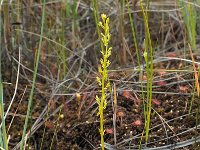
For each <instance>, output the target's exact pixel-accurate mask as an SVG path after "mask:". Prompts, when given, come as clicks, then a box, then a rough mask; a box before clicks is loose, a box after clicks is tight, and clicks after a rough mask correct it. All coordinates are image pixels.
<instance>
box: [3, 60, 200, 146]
mask: <svg viewBox="0 0 200 150" xmlns="http://www.w3.org/2000/svg"><path fill="white" fill-rule="evenodd" d="M169 58H171V57H169ZM181 63H182V62H181V61H179V60H168V61H166V62H162V63H161V62H159V65H158V63H155V65H154V66H155V70H157V71H155V73H154V78H153V100H152V107H153V109H152V113H151V126H150V127H151V130H150V133H149V140H148V144H147V145H144V143H145V136H144V135H145V133H144V105H143V104H144V103H146V101H145V100H143V99H142V91H141V87H143V89H145V84H146V76H145V75H143V76H142V78H143V83H142V84H141V82H140V81H139V73H138V72H136V71H134V68H131V67H129V68H128V69H123V70H118V71H112V72H111V73H110V74H109V75H110V80H111V83H112V86H113V85H114V83H115V84H116V91H117V107H116V108H117V109H116V111H115V112H116V113H114V111H113V110H114V108H113V93H112V94H109V95H108V99H107V102H108V105H107V108H106V109H105V112H104V115H105V125H104V127H105V142H106V143H107V144H106V146H107V148H108V149H112V148H113V149H129V148H130V149H139V146H141V148H145V147H148V148H150V147H151V148H156V147H157V149H160V148H159V147H162V146H168V148H169V149H178V148H177V147H176V146H177V145H178V143H180V142H184V141H187V140H190V139H194V138H195V137H196V138H197V142H195V141H194V140H193V142H192V144H188V145H189V146H187V143H188V142H186V146H184V148H183V146H180V148H179V149H198V148H199V142H198V139H199V119H200V116H199V100H198V98H197V95H196V94H193V93H194V92H195V91H194V77H193V73H192V71H191V72H166V71H163V69H165V68H164V67H165V66H166V64H167V66H168V68H167V69H168V70H173V69H174V68H179V69H181V68H180V66H181ZM157 66H159V68H158V67H157ZM161 66H163V68H161ZM22 68H23V67H22ZM184 69H185V70H187V68H184ZM9 73H10V72H9V71H6V72H4V74H3V78H4V83H5V84H4V97H5V98H4V100H5V104H6V105H5V106H6V108H8V104H9V102H10V100H11V98H12V95H13V93H14V90H15V84H14V83H15V82H13V84H7V83H10V78H9V77H10V76H11V75H10V74H9ZM14 73H17V72H16V71H15V70H14ZM39 73H40V74H42V71H40V72H39ZM24 74H25V75H26V78H27V76H28V77H29V79H30V80H29V81H28V80H25V79H24V78H23V75H24ZM95 76H96V74H94V73H89V72H88V73H87V74H85V75H84V74H83V75H82V78H81V80H82V79H85V80H83V81H85V82H84V83H82V84H79V83H74V82H76V81H72V82H71V83H72V84H73V86H72V87H73V88H74V89H73V90H72V88H70V89H68V90H65V91H68V93H67V94H64V93H61V92H60V91H57V94H54V95H53V94H52V93H53V92H54V90H52V88H53V87H52V86H50V83H49V82H48V81H47V79H45V78H44V76H43V77H42V76H39V77H38V80H37V83H36V89H35V93H34V98H33V107H32V112H31V113H32V117H31V119H30V120H29V129H30V126H33V128H34V129H33V128H32V132H31V134H32V136H31V138H30V139H29V140H28V141H27V149H34V150H37V149H40V148H41V147H42V148H41V149H49V147H52V149H60V150H62V149H63V150H65V149H77V150H79V149H80V150H81V149H87V150H90V149H91V150H92V149H99V148H100V147H99V146H100V136H99V121H98V120H99V117H98V116H97V110H98V106H97V104H96V102H95V95H96V94H98V84H97V83H96V81H95ZM19 83H20V84H19V85H18V88H17V93H16V96H15V99H14V102H13V104H12V107H11V110H10V111H9V115H8V117H7V119H6V123H7V127H8V128H9V129H8V135H9V138H10V139H9V147H10V149H11V148H14V147H15V148H16V145H17V143H18V142H19V141H20V139H21V135H22V129H23V125H24V120H25V115H26V110H27V106H28V99H29V93H30V87H31V86H30V85H31V73H30V71H28V70H25V69H24V68H23V69H21V71H20V76H19ZM55 84H57V83H55ZM56 86H57V85H55V87H56ZM62 86H63V87H62V88H67V86H68V83H66V84H63V85H62ZM55 87H54V88H55ZM80 87H82V88H80ZM76 89H78V90H77V92H76ZM143 94H145V92H144V93H143ZM52 95H53V96H52ZM60 106H62V107H60ZM45 107H48V108H47V109H45ZM44 112H46V113H44ZM42 114H44V115H42ZM113 114H116V119H115V120H114V121H113ZM12 119H13V120H12ZM113 123H114V124H115V126H116V127H115V129H114V126H113ZM10 124H11V126H10ZM142 134H143V136H142ZM115 136H116V138H114V137H115ZM115 144H116V146H114V145H115ZM180 145H181V144H180ZM148 148H147V149H148Z"/></svg>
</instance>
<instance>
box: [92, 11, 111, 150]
mask: <svg viewBox="0 0 200 150" xmlns="http://www.w3.org/2000/svg"><path fill="white" fill-rule="evenodd" d="M101 18H102V22H99V24H98V25H99V27H100V28H101V29H102V33H101V36H102V38H101V42H102V43H103V45H104V47H103V48H102V49H101V51H100V52H101V54H102V58H100V64H101V66H99V67H98V72H99V74H100V76H101V77H97V78H96V79H97V82H98V84H99V86H100V87H101V90H100V93H101V98H100V97H98V96H96V102H97V104H98V105H99V107H98V108H99V111H98V115H99V116H100V129H99V132H100V135H101V149H102V150H104V127H103V125H104V117H103V111H104V109H106V106H107V102H106V95H107V94H106V92H107V89H108V88H109V87H110V82H109V79H108V67H109V66H110V64H111V62H110V61H109V60H108V58H109V57H110V55H111V50H112V47H109V46H108V44H109V41H110V37H111V35H110V28H109V18H108V17H107V16H106V15H105V14H102V15H101Z"/></svg>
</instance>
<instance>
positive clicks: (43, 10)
mask: <svg viewBox="0 0 200 150" xmlns="http://www.w3.org/2000/svg"><path fill="white" fill-rule="evenodd" d="M45 3H46V0H43V5H42V6H43V8H42V26H41V32H40V35H41V36H40V42H39V48H38V51H37V56H36V64H35V70H34V74H33V82H32V88H31V93H30V96H29V103H28V109H27V114H26V119H25V124H24V129H23V134H22V140H21V143H20V150H22V149H23V146H24V138H25V135H26V130H27V126H28V120H29V116H30V112H31V106H32V101H33V93H34V89H35V82H36V76H37V70H38V63H39V58H40V50H41V47H42V35H43V31H44V20H45V6H46V5H45Z"/></svg>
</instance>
